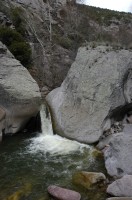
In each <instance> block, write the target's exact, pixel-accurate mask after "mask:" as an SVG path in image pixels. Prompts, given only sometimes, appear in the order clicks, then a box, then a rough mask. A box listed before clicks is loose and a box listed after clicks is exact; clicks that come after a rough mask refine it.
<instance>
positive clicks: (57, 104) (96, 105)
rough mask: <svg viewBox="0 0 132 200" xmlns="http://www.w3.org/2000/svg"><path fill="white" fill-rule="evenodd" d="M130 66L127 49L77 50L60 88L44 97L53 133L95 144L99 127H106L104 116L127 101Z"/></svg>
mask: <svg viewBox="0 0 132 200" xmlns="http://www.w3.org/2000/svg"><path fill="white" fill-rule="evenodd" d="M131 67H132V52H130V51H128V50H120V51H114V50H113V49H112V48H110V47H105V46H98V47H96V48H94V49H90V47H89V48H87V47H81V48H80V49H79V51H78V54H77V57H76V60H75V62H74V63H73V64H72V66H71V69H70V70H69V73H68V75H67V77H66V79H65V80H64V82H63V83H62V85H61V87H59V88H57V89H55V90H53V91H52V92H51V93H49V94H48V96H47V98H46V99H47V102H48V104H49V106H50V109H51V112H52V118H53V121H54V130H55V132H57V133H58V134H60V135H62V136H65V137H67V138H71V139H75V140H78V141H80V142H85V143H94V142H97V141H98V140H99V138H100V136H101V135H102V132H103V130H104V128H103V127H105V128H110V127H106V125H107V126H110V125H111V124H110V123H107V120H106V122H105V119H106V117H108V116H109V115H111V113H112V111H113V110H115V109H116V108H119V107H121V106H124V105H125V104H126V102H127V103H128V102H130V96H131V94H130V90H129V89H128V84H127V82H128V80H127V79H128V75H127V74H128V73H129V70H128V69H131ZM124 77H125V78H124ZM129 78H130V76H129ZM123 83H124V85H125V86H124V85H123ZM124 88H125V91H126V93H125V92H124Z"/></svg>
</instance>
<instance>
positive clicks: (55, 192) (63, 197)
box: [48, 185, 81, 200]
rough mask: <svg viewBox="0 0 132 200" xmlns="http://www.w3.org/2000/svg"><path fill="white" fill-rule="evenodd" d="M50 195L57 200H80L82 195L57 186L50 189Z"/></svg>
mask: <svg viewBox="0 0 132 200" xmlns="http://www.w3.org/2000/svg"><path fill="white" fill-rule="evenodd" d="M48 193H49V194H50V195H51V196H52V197H54V198H55V199H57V200H80V199H81V195H80V194H79V193H78V192H75V191H73V190H69V189H65V188H61V187H58V186H55V185H51V186H49V187H48Z"/></svg>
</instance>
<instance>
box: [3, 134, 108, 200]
mask: <svg viewBox="0 0 132 200" xmlns="http://www.w3.org/2000/svg"><path fill="white" fill-rule="evenodd" d="M34 138H36V133H34V134H31V135H30V136H28V134H17V135H15V136H12V137H7V138H5V139H4V140H3V142H2V143H1V144H0V200H50V197H49V196H48V194H47V187H48V186H49V185H51V184H52V185H53V184H55V185H58V186H62V187H65V188H68V189H74V190H76V191H78V192H80V193H81V196H82V200H94V199H96V200H105V199H106V194H105V188H104V187H102V188H92V189H90V190H86V189H83V188H81V187H78V186H76V185H73V184H72V175H73V174H74V173H75V172H77V171H80V170H83V171H95V172H103V173H105V168H104V161H103V158H101V157H99V158H93V157H92V154H91V148H89V147H87V146H85V145H84V147H83V148H80V149H76V150H75V151H71V152H69V153H65V154H62V155H61V154H57V153H55V154H53V153H49V152H48V151H44V150H43V149H42V148H40V149H39V150H38V151H34V148H33V145H38V143H37V144H35V143H34ZM39 143H41V141H39ZM40 145H42V144H40ZM32 148H33V149H32Z"/></svg>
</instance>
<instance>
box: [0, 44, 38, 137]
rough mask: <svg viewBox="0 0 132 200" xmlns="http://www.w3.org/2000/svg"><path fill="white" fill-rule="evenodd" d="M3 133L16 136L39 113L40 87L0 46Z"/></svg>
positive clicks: (0, 107) (0, 113)
mask: <svg viewBox="0 0 132 200" xmlns="http://www.w3.org/2000/svg"><path fill="white" fill-rule="evenodd" d="M0 96H1V98H0V133H1V132H2V131H4V133H5V134H8V133H10V134H13V133H16V132H18V131H19V130H21V128H23V127H24V125H25V124H26V123H27V122H28V120H29V119H30V118H31V117H33V116H36V114H37V113H38V112H39V108H40V103H41V95H40V92H39V87H38V85H37V83H36V82H35V81H34V79H33V78H32V77H31V75H30V74H29V72H28V71H27V69H26V68H24V67H23V66H22V65H21V64H20V62H19V61H17V60H16V59H15V58H14V56H13V55H12V54H11V53H10V52H9V51H8V50H7V48H6V47H5V46H4V45H3V44H2V43H1V42H0Z"/></svg>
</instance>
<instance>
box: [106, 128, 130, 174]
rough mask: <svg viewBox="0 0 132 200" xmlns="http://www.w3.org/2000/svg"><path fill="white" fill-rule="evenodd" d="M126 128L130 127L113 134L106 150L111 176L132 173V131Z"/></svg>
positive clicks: (107, 167)
mask: <svg viewBox="0 0 132 200" xmlns="http://www.w3.org/2000/svg"><path fill="white" fill-rule="evenodd" d="M126 130H129V129H124V131H125V132H124V133H118V134H115V135H113V136H112V139H111V140H110V143H109V147H107V149H106V150H105V151H104V157H105V166H106V169H107V172H108V174H110V175H111V176H115V177H122V176H123V175H125V174H132V131H131V133H130V132H126ZM131 130H132V129H131Z"/></svg>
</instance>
